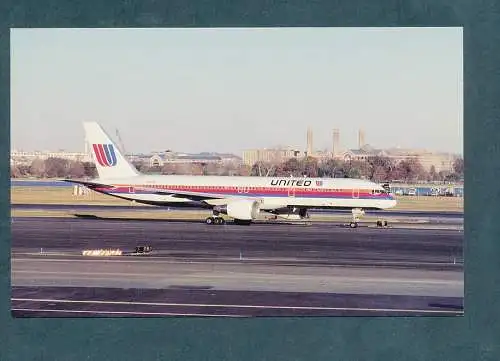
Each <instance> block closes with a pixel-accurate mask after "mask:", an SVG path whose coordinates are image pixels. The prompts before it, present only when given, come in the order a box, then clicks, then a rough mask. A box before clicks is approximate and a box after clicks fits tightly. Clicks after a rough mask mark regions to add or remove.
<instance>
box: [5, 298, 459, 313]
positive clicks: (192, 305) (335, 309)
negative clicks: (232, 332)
mask: <svg viewBox="0 0 500 361" xmlns="http://www.w3.org/2000/svg"><path fill="white" fill-rule="evenodd" d="M11 300H12V301H19V302H33V301H35V302H50V303H77V304H102V305H137V306H164V307H168V306H179V307H226V308H250V309H293V310H310V311H313V310H317V311H321V310H325V311H368V312H407V313H417V312H426V313H450V314H457V313H463V311H448V310H419V309H394V308H355V307H310V306H269V305H224V304H204V303H163V302H130V301H102V300H95V301H93V300H60V299H33V298H12V299H11Z"/></svg>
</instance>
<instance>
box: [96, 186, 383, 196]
mask: <svg viewBox="0 0 500 361" xmlns="http://www.w3.org/2000/svg"><path fill="white" fill-rule="evenodd" d="M130 188H144V189H150V190H151V191H154V190H158V191H162V190H166V191H173V192H175V191H184V192H193V193H211V194H218V195H224V194H226V193H231V194H235V193H236V195H245V194H249V195H251V194H255V193H257V194H265V195H267V196H270V197H272V196H273V195H276V196H278V195H283V194H294V195H295V196H299V197H307V196H308V195H314V196H318V195H322V196H324V197H325V198H328V197H342V198H352V199H356V198H358V197H367V196H370V197H371V198H373V199H377V198H382V199H386V198H387V194H384V193H379V194H372V191H371V189H370V190H359V193H358V191H357V190H356V192H353V190H348V189H339V190H332V189H328V188H284V187H234V186H181V185H156V186H154V185H135V186H134V185H122V184H120V185H118V184H117V185H114V188H112V189H109V188H106V189H102V190H101V189H96V190H101V191H107V192H116V193H128V192H129V190H130ZM242 189H244V190H245V191H244V192H243V191H242Z"/></svg>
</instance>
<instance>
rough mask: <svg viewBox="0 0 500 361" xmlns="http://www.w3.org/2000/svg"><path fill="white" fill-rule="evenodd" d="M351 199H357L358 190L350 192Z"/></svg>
mask: <svg viewBox="0 0 500 361" xmlns="http://www.w3.org/2000/svg"><path fill="white" fill-rule="evenodd" d="M352 198H356V199H357V198H359V189H353V190H352Z"/></svg>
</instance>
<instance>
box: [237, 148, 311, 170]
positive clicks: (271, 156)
mask: <svg viewBox="0 0 500 361" xmlns="http://www.w3.org/2000/svg"><path fill="white" fill-rule="evenodd" d="M304 155H305V154H304V152H301V151H300V150H296V149H294V148H292V147H287V148H281V147H277V148H272V149H249V150H245V151H243V163H244V164H246V165H249V166H252V165H254V164H255V163H257V162H265V163H281V162H284V161H286V160H288V159H290V158H302V157H303V156H304Z"/></svg>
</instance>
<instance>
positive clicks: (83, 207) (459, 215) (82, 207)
mask: <svg viewBox="0 0 500 361" xmlns="http://www.w3.org/2000/svg"><path fill="white" fill-rule="evenodd" d="M11 208H12V209H19V210H47V211H75V212H77V211H85V212H93V211H113V212H120V211H125V212H129V211H132V210H142V211H153V212H166V211H167V210H168V209H171V210H175V211H188V212H189V211H192V210H193V209H203V208H186V207H169V208H165V207H154V206H144V205H133V206H117V205H89V204H22V203H20V204H12V205H11ZM309 213H311V214H339V215H342V214H345V215H350V214H351V211H349V210H334V209H312V210H310V211H309ZM366 213H367V214H368V215H374V216H377V215H383V216H388V217H425V218H445V219H456V220H460V219H461V220H463V218H464V213H463V212H454V211H437V212H428V211H393V210H369V211H367V212H366Z"/></svg>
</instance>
